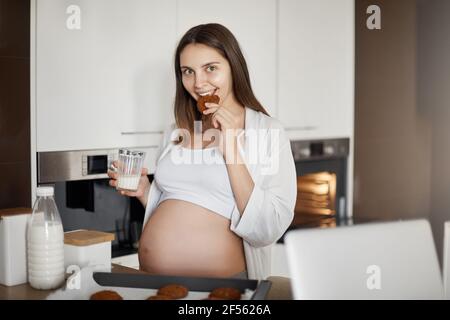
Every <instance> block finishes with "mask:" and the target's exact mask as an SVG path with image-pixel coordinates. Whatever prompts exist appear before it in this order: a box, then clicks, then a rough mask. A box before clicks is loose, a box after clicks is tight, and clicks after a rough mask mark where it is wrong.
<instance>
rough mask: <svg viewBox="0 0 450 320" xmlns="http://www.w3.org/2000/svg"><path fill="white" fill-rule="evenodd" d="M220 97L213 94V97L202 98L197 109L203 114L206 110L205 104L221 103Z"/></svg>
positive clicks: (199, 99)
mask: <svg viewBox="0 0 450 320" xmlns="http://www.w3.org/2000/svg"><path fill="white" fill-rule="evenodd" d="M219 102H220V97H219V96H218V95H215V94H213V95H212V96H200V98H198V100H197V108H198V111H200V112H201V113H202V114H203V111H205V110H206V106H205V103H219Z"/></svg>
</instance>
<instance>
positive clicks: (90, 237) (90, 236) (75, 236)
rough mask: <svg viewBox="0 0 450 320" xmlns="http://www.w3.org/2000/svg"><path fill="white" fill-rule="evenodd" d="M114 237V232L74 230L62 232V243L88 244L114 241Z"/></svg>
mask: <svg viewBox="0 0 450 320" xmlns="http://www.w3.org/2000/svg"><path fill="white" fill-rule="evenodd" d="M114 239H115V236H114V233H108V232H102V231H94V230H76V231H69V232H66V233H64V243H65V244H70V245H73V246H89V245H93V244H97V243H102V242H108V241H114Z"/></svg>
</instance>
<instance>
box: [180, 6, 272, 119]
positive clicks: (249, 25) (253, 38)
mask: <svg viewBox="0 0 450 320" xmlns="http://www.w3.org/2000/svg"><path fill="white" fill-rule="evenodd" d="M276 8H277V1H276V0H245V1H241V0H228V1H222V0H189V1H183V0H179V1H178V6H177V16H178V20H177V35H178V38H181V37H182V35H183V34H184V33H185V32H186V31H187V30H189V29H190V28H191V27H193V26H196V25H198V24H202V23H210V22H215V23H220V24H223V25H224V26H226V27H227V28H228V29H230V31H231V32H232V33H233V34H234V35H235V37H236V38H237V40H238V42H239V44H240V46H241V49H242V51H243V54H244V57H245V59H246V61H247V65H248V68H249V73H250V80H251V83H252V88H253V90H254V93H255V95H256V97H257V98H258V100H259V101H260V102H261V104H262V105H263V106H264V107H265V108H266V110H267V111H268V112H269V114H270V115H274V116H276V87H277V85H276V80H277V79H276V74H277V71H276V45H277V41H276V37H277V34H276V24H277V22H276V19H277V15H276V12H277V10H276Z"/></svg>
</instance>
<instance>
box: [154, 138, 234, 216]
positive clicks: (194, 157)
mask: <svg viewBox="0 0 450 320" xmlns="http://www.w3.org/2000/svg"><path fill="white" fill-rule="evenodd" d="M153 183H156V184H157V186H158V187H159V189H160V190H161V192H162V194H161V198H160V199H159V202H158V205H159V203H161V202H162V201H164V200H167V199H178V200H184V201H189V202H192V203H195V204H197V205H199V206H202V207H205V208H207V209H209V210H211V211H214V212H215V213H217V214H220V215H221V216H223V217H225V218H227V219H230V218H231V214H232V212H233V209H234V207H235V205H236V202H235V199H234V195H233V191H232V189H231V185H230V180H229V177H228V171H227V168H226V165H225V160H224V159H223V156H222V154H221V152H220V150H218V147H212V148H206V149H190V148H184V147H181V146H176V147H174V148H173V149H172V150H171V152H168V153H167V154H166V155H165V156H164V157H163V158H162V159H161V160H160V161H159V162H158V165H157V167H156V169H155V173H154V180H153Z"/></svg>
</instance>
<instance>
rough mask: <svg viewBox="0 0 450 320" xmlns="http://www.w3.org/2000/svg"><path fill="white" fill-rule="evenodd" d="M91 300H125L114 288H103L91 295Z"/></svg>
mask: <svg viewBox="0 0 450 320" xmlns="http://www.w3.org/2000/svg"><path fill="white" fill-rule="evenodd" d="M90 299H91V300H123V298H122V296H121V295H120V294H118V293H117V292H115V291H113V290H102V291H98V292H96V293H94V294H93V295H91V298H90Z"/></svg>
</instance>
